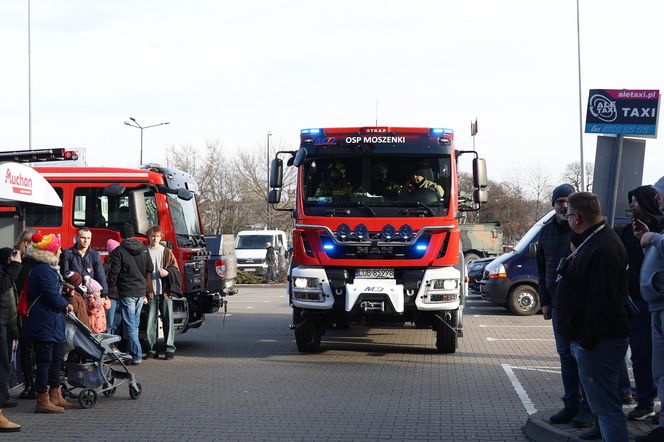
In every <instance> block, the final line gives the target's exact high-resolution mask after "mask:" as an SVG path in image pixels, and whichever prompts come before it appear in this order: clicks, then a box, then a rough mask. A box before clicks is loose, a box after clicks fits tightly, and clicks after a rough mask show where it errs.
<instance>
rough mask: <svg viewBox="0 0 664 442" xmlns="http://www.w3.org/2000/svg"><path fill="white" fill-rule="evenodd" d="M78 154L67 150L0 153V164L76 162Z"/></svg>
mask: <svg viewBox="0 0 664 442" xmlns="http://www.w3.org/2000/svg"><path fill="white" fill-rule="evenodd" d="M77 159H78V153H77V152H76V151H75V150H67V149H37V150H14V151H9V152H0V162H3V161H13V162H15V163H40V162H43V161H76V160H77Z"/></svg>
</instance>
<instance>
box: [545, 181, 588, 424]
mask: <svg viewBox="0 0 664 442" xmlns="http://www.w3.org/2000/svg"><path fill="white" fill-rule="evenodd" d="M573 193H574V187H573V186H572V185H571V184H566V183H565V184H561V185H559V186H558V187H556V188H555V189H553V192H552V194H551V205H552V206H553V209H554V210H555V212H556V213H555V215H554V217H553V218H552V219H551V220H549V221H548V222H547V223H546V224H545V225H544V226H543V227H542V231H541V232H540V236H539V240H538V244H537V272H538V276H539V296H540V303H541V306H542V316H543V317H544V319H545V320H551V325H552V326H553V336H554V338H555V339H556V350H557V351H558V355H559V356H560V374H561V376H562V381H563V389H564V394H563V398H562V399H563V403H564V407H563V409H562V410H560V411H558V412H557V413H555V414H554V415H553V416H551V417H550V418H549V422H551V423H552V424H564V423H568V422H570V421H571V422H572V424H573V425H574V426H576V427H590V426H591V425H592V422H593V418H592V415H591V413H590V407H589V406H588V401H586V400H585V397H584V395H583V391H582V388H581V382H580V381H579V370H578V367H577V365H576V360H575V359H574V356H572V351H571V349H570V341H569V339H567V338H565V337H564V336H561V335H560V333H559V332H558V314H557V309H556V302H555V294H556V287H557V286H558V284H557V283H556V267H557V266H558V262H560V258H563V257H565V256H567V255H569V254H570V253H571V252H572V250H571V249H570V234H571V232H572V230H571V229H570V228H569V224H568V223H567V209H568V207H569V205H568V202H567V200H568V198H569V196H570V195H571V194H573Z"/></svg>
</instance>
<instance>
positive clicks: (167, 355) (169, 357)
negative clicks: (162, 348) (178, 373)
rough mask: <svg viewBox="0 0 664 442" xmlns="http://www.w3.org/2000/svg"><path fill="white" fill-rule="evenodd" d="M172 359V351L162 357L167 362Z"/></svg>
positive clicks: (173, 355) (173, 354)
mask: <svg viewBox="0 0 664 442" xmlns="http://www.w3.org/2000/svg"><path fill="white" fill-rule="evenodd" d="M174 357H175V353H173V352H172V351H167V352H166V354H165V355H164V359H166V360H167V361H168V360H170V359H173V358H174Z"/></svg>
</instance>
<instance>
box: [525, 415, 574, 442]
mask: <svg viewBox="0 0 664 442" xmlns="http://www.w3.org/2000/svg"><path fill="white" fill-rule="evenodd" d="M543 414H544V413H539V412H538V413H535V414H532V415H530V416H529V417H528V422H526V426H525V427H524V429H523V434H524V435H525V436H526V437H527V438H528V439H531V440H534V441H537V442H577V441H578V442H583V441H582V440H581V439H579V438H578V437H577V436H578V435H579V434H580V433H581V432H582V431H583V430H577V429H576V428H574V427H572V426H571V425H565V426H562V427H557V426H555V425H551V424H550V423H548V422H547V421H546V420H544V417H543ZM567 427H569V429H570V430H572V431H574V433H573V432H572V431H568V429H567Z"/></svg>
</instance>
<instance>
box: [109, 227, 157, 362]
mask: <svg viewBox="0 0 664 442" xmlns="http://www.w3.org/2000/svg"><path fill="white" fill-rule="evenodd" d="M120 236H121V237H122V239H123V241H122V243H121V244H120V245H119V246H118V247H116V248H115V250H113V252H112V253H111V254H110V256H109V258H108V259H109V260H110V265H109V272H108V273H109V274H108V283H109V286H111V287H117V289H118V294H119V295H120V312H121V313H122V323H123V325H124V329H125V338H126V339H127V352H128V353H129V354H130V355H131V357H132V358H133V361H132V363H133V364H134V365H138V364H140V363H141V362H143V358H142V352H141V343H140V341H139V338H138V326H139V324H140V320H141V308H142V307H143V304H144V303H145V302H147V299H146V296H148V297H152V296H151V295H152V293H153V288H152V276H151V275H152V271H153V269H154V267H153V266H152V259H151V258H150V253H149V252H148V249H147V247H145V246H144V245H143V243H142V242H140V241H139V240H137V239H136V238H134V228H133V227H132V226H131V224H125V225H123V226H122V228H121V229H120Z"/></svg>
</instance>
